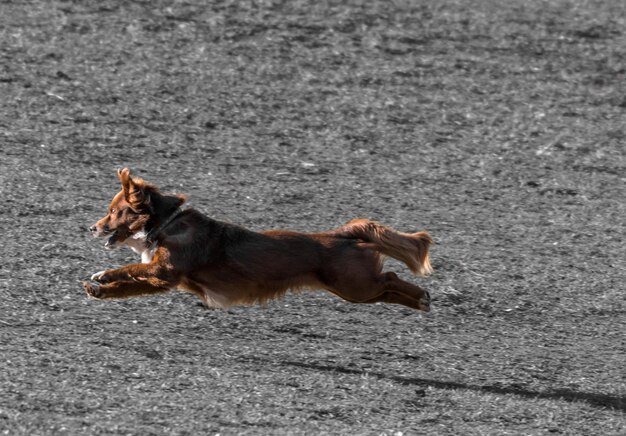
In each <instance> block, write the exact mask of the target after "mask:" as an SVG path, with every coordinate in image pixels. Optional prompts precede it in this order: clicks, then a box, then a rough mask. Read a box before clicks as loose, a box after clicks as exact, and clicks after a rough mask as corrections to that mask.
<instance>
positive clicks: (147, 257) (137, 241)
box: [124, 229, 157, 263]
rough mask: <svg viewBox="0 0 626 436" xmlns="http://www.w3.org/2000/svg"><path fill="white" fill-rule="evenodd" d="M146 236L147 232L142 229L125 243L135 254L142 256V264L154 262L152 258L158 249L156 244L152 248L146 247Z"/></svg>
mask: <svg viewBox="0 0 626 436" xmlns="http://www.w3.org/2000/svg"><path fill="white" fill-rule="evenodd" d="M146 235H147V233H146V231H145V230H143V229H142V230H140V231H138V232H137V233H135V234H134V235H133V236H131V237H130V238H128V239H127V240H126V241H124V242H126V245H128V246H129V247H130V248H131V249H132V250H133V251H134V252H135V253H137V254H140V255H141V263H150V262H152V258H153V257H154V253H155V252H156V249H157V245H156V243H154V244H152V245H151V246H150V247H148V246H147V245H146Z"/></svg>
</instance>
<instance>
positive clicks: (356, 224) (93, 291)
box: [84, 169, 432, 311]
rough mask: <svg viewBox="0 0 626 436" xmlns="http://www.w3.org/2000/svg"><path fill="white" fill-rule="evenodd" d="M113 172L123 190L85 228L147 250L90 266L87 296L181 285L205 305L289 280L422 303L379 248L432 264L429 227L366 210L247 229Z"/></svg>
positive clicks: (413, 264) (241, 298)
mask: <svg viewBox="0 0 626 436" xmlns="http://www.w3.org/2000/svg"><path fill="white" fill-rule="evenodd" d="M118 176H119V179H120V182H121V184H122V190H121V191H120V192H119V193H118V194H117V195H116V196H115V197H114V198H113V201H112V202H111V205H110V206H109V213H108V214H107V215H106V216H105V217H104V218H102V219H101V220H99V221H98V222H97V223H96V225H95V226H94V227H93V228H92V231H93V232H94V235H95V236H104V235H110V237H109V240H108V242H107V245H108V246H116V245H128V246H131V247H132V248H133V249H135V251H138V252H142V251H144V253H143V255H142V256H146V253H152V252H153V256H152V258H151V259H149V257H150V256H149V255H148V256H146V261H147V263H141V264H132V265H127V266H124V267H122V268H118V269H114V270H107V271H104V272H102V273H97V274H94V276H92V282H89V281H86V282H84V287H85V289H86V291H87V293H88V294H89V295H90V296H92V297H95V298H102V299H109V298H127V297H133V296H139V295H149V294H156V293H161V292H167V291H169V290H171V289H173V288H181V289H184V290H187V291H189V292H192V293H194V294H196V295H197V296H198V297H199V298H200V299H201V300H202V301H203V302H204V303H205V304H206V305H207V306H212V307H228V306H230V305H233V304H253V303H263V302H266V301H268V300H271V299H274V298H277V297H280V296H282V295H284V294H285V292H287V291H288V290H290V289H291V290H298V289H305V288H319V289H325V290H328V291H330V292H332V293H333V294H335V295H338V296H339V297H341V298H343V299H344V300H347V301H351V302H354V303H375V302H385V303H397V304H402V305H405V306H408V307H411V308H414V309H418V310H423V311H428V310H430V297H429V295H428V292H426V291H425V290H424V289H422V288H420V287H419V286H416V285H414V284H411V283H408V282H406V281H403V280H401V279H400V278H398V276H397V275H396V274H394V273H392V272H386V273H385V272H383V271H382V266H383V256H389V257H393V258H395V259H397V260H400V261H402V262H404V263H405V264H406V265H407V266H408V267H409V268H410V269H411V271H413V272H414V273H417V274H420V275H426V274H429V273H431V272H432V268H431V266H430V260H429V254H428V250H429V246H430V244H431V243H432V239H431V237H430V235H429V234H428V233H425V232H418V233H412V234H407V233H400V232H397V231H395V230H393V229H391V228H389V227H385V226H383V225H382V224H380V223H377V222H375V221H370V220H366V219H357V220H352V221H350V222H349V223H347V224H346V225H344V226H342V227H340V228H338V229H335V230H330V231H326V232H321V233H313V234H307V233H298V232H291V231H284V230H270V231H265V232H253V231H250V230H247V229H244V228H242V227H239V226H236V225H234V224H230V223H226V222H220V221H216V220H214V219H211V218H209V217H206V216H204V215H202V214H201V213H200V212H198V211H196V210H194V209H187V210H185V211H183V212H182V213H180V214H179V215H173V213H175V211H176V210H177V209H178V207H179V206H180V205H181V204H182V203H184V201H185V197H184V196H181V195H165V194H162V193H160V192H159V190H158V189H157V187H156V186H154V185H151V184H149V183H146V182H144V181H143V180H141V179H139V178H136V177H132V176H131V175H130V172H129V171H128V169H123V170H120V171H118ZM173 216H175V218H173V219H171V217H173ZM169 219H171V221H168V220H169ZM164 224H165V226H164V228H162V229H161V228H160V226H163V225H164ZM151 229H158V230H159V232H158V234H157V235H156V236H155V238H156V239H155V241H156V242H155V245H154V247H151V246H143V245H142V244H143V242H142V240H141V238H138V236H139V235H140V234H141V233H139V232H140V231H141V230H144V231H150V230H151ZM151 249H152V251H151ZM94 281H95V282H98V283H93V282H94Z"/></svg>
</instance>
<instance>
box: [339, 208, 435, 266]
mask: <svg viewBox="0 0 626 436" xmlns="http://www.w3.org/2000/svg"><path fill="white" fill-rule="evenodd" d="M336 232H337V233H338V234H339V235H341V236H343V237H345V238H353V239H362V240H363V241H365V242H367V243H369V244H370V245H371V246H372V248H374V249H375V250H377V251H379V252H381V253H382V254H384V255H386V256H389V257H393V258H394V259H397V260H399V261H401V262H404V263H405V264H406V265H407V266H408V267H409V269H410V270H411V271H413V273H415V274H417V275H420V276H426V275H429V274H432V272H433V269H432V267H431V265H430V255H429V253H428V250H429V247H430V244H432V242H433V239H432V238H431V236H430V235H429V234H428V233H427V232H417V233H401V232H398V231H396V230H394V229H392V228H390V227H386V226H384V225H382V224H380V223H378V222H376V221H370V220H368V219H355V220H352V221H350V222H349V223H347V224H346V225H344V226H343V227H340V228H339V229H337V231H336Z"/></svg>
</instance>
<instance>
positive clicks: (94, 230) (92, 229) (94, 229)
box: [89, 226, 97, 233]
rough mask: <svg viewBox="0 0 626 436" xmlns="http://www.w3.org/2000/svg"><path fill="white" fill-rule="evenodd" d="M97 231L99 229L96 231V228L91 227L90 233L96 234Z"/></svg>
mask: <svg viewBox="0 0 626 436" xmlns="http://www.w3.org/2000/svg"><path fill="white" fill-rule="evenodd" d="M96 230H97V229H96V226H91V227H89V231H90V232H91V233H95V232H96Z"/></svg>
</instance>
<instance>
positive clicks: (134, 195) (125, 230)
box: [89, 168, 185, 248]
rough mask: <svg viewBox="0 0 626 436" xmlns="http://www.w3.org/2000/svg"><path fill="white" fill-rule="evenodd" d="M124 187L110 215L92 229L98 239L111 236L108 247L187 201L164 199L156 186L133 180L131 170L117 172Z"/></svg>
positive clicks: (111, 208)
mask: <svg viewBox="0 0 626 436" xmlns="http://www.w3.org/2000/svg"><path fill="white" fill-rule="evenodd" d="M117 176H118V177H119V179H120V183H121V184H122V190H121V191H120V192H118V193H117V194H116V195H115V197H113V201H111V204H110V205H109V210H108V213H107V215H106V216H105V217H104V218H102V219H100V220H98V222H97V223H96V224H94V225H93V226H92V227H90V228H89V230H90V231H91V232H92V234H93V236H95V237H104V236H108V239H107V242H106V244H105V247H107V248H114V247H116V246H118V245H121V244H123V243H124V241H126V240H127V239H128V238H130V237H132V236H133V235H135V234H137V233H138V232H140V231H142V230H144V229H145V227H146V224H148V223H149V222H150V221H151V220H154V219H156V220H158V219H159V215H160V214H162V213H167V212H168V210H171V209H176V208H177V207H179V206H180V205H181V204H182V203H183V202H184V201H185V198H184V196H181V195H177V196H165V195H162V194H160V193H159V191H158V189H157V187H156V186H154V185H152V184H150V183H147V182H145V181H143V180H142V179H140V178H138V177H133V176H131V174H130V170H129V169H128V168H124V169H121V170H118V171H117Z"/></svg>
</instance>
